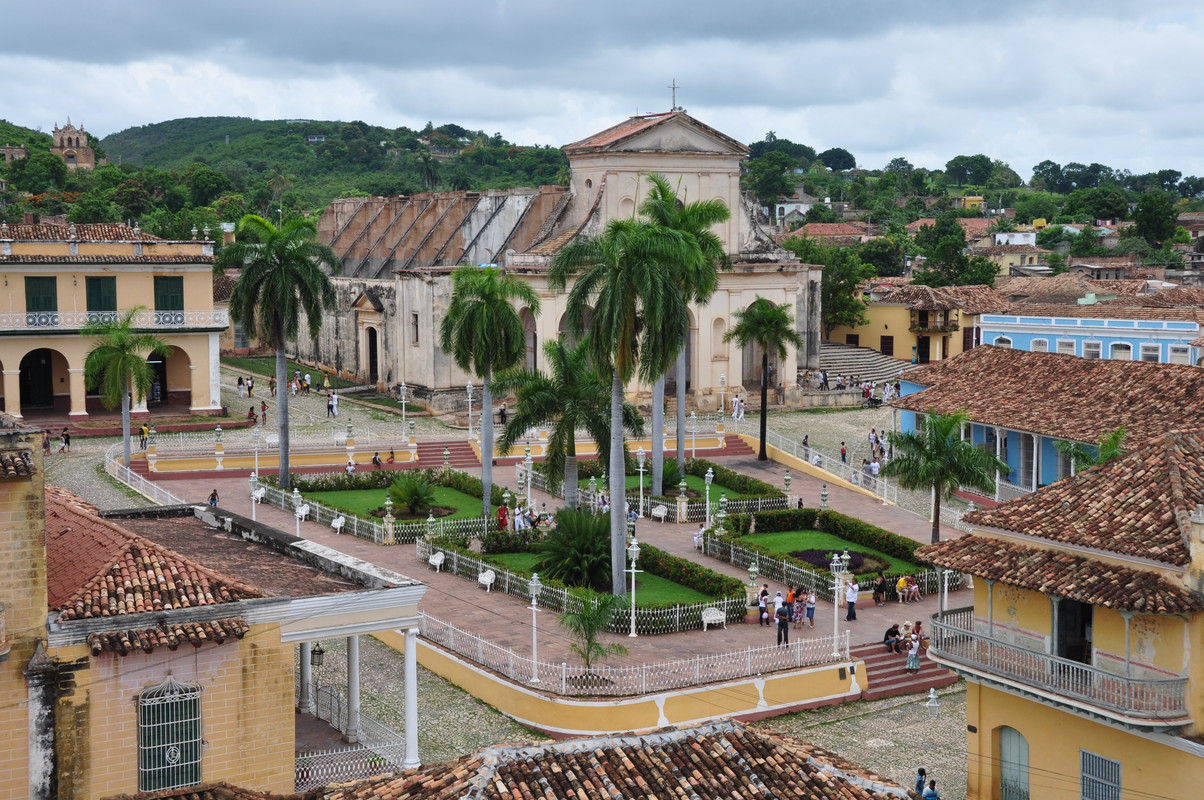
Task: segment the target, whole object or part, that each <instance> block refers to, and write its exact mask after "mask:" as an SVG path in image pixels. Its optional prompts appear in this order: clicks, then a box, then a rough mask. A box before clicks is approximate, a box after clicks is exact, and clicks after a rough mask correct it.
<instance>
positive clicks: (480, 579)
mask: <svg viewBox="0 0 1204 800" xmlns="http://www.w3.org/2000/svg"><path fill="white" fill-rule="evenodd" d="M495 580H497V575H496V574H494V572H493V570H491V569H487V570H485V571H484V572H482V573H481V574H480V575H478V576H477V584H478V585H480V586H484V587H485V591H486V592H488V591H490V590H491V589H492V588H493V582H494V581H495Z"/></svg>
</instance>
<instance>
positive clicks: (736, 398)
mask: <svg viewBox="0 0 1204 800" xmlns="http://www.w3.org/2000/svg"><path fill="white" fill-rule="evenodd" d="M742 419H744V398H742V397H741V396H740V395H733V396H732V422H738V421H740V420H742Z"/></svg>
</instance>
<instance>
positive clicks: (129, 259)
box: [0, 253, 213, 264]
mask: <svg viewBox="0 0 1204 800" xmlns="http://www.w3.org/2000/svg"><path fill="white" fill-rule="evenodd" d="M212 263H213V256H206V255H201V254H199V253H198V254H197V255H193V256H180V255H141V256H137V255H134V254H133V253H130V254H129V255H126V256H114V255H109V256H44V255H36V254H33V253H16V254H14V255H10V256H0V264H212Z"/></svg>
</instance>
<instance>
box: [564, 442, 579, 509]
mask: <svg viewBox="0 0 1204 800" xmlns="http://www.w3.org/2000/svg"><path fill="white" fill-rule="evenodd" d="M564 504H565V506H566V507H568V508H576V507H577V446H576V443H575V442H573V440H572V439H569V446H568V451H567V452H566V453H565V454H564Z"/></svg>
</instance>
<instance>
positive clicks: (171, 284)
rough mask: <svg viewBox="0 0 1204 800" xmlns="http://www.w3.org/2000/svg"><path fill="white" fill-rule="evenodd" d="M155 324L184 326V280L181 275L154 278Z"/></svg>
mask: <svg viewBox="0 0 1204 800" xmlns="http://www.w3.org/2000/svg"><path fill="white" fill-rule="evenodd" d="M155 324H156V325H183V324H184V278H183V276H181V275H156V276H155Z"/></svg>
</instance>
